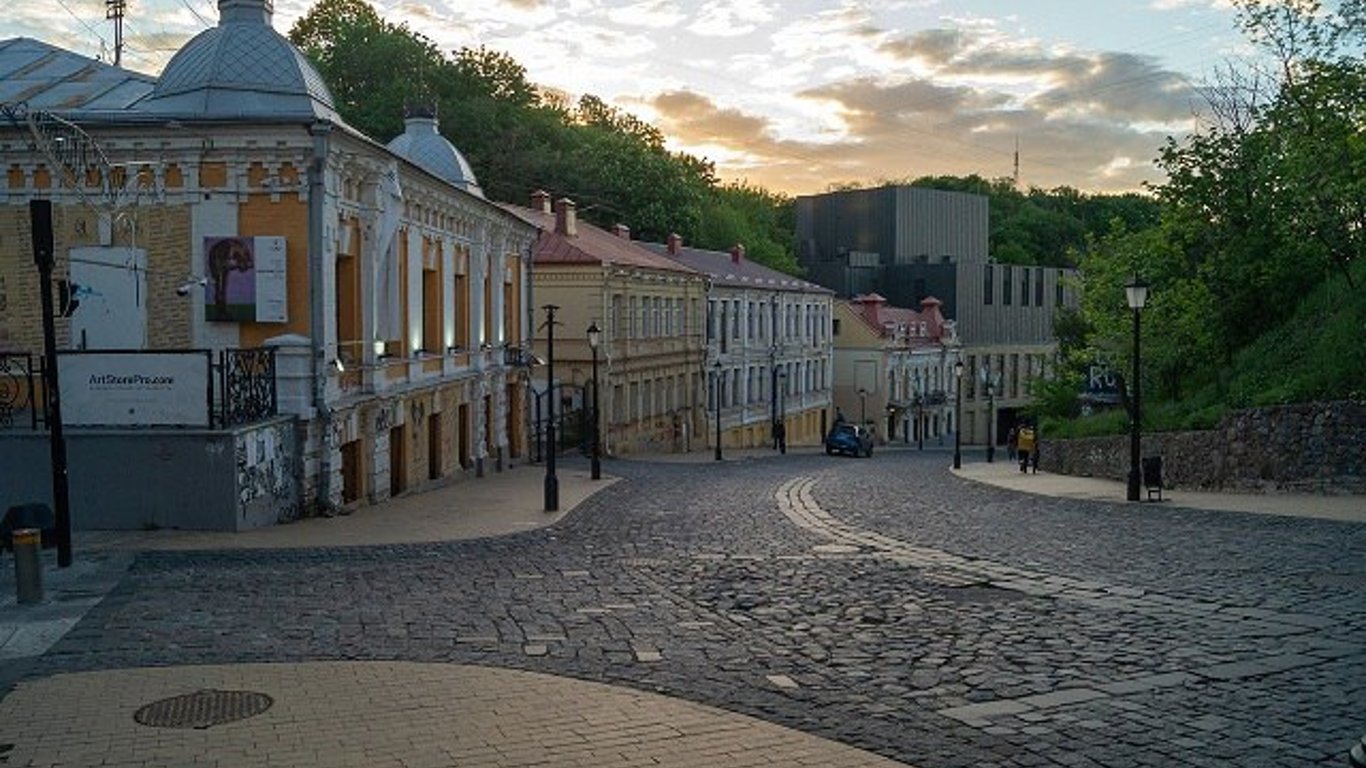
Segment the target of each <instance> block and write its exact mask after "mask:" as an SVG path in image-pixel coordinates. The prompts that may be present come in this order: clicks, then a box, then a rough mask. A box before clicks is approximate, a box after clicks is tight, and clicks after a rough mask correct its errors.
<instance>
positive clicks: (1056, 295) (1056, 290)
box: [1053, 269, 1062, 307]
mask: <svg viewBox="0 0 1366 768" xmlns="http://www.w3.org/2000/svg"><path fill="white" fill-rule="evenodd" d="M1053 303H1054V304H1056V305H1058V306H1060V307H1061V306H1062V270H1061V269H1060V270H1058V282H1057V283H1056V284H1054V285H1053Z"/></svg>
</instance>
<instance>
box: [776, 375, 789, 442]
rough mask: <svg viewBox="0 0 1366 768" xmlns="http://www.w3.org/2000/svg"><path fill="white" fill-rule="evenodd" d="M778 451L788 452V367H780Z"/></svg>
mask: <svg viewBox="0 0 1366 768" xmlns="http://www.w3.org/2000/svg"><path fill="white" fill-rule="evenodd" d="M778 451H779V452H780V453H787V369H785V368H779V369H778Z"/></svg>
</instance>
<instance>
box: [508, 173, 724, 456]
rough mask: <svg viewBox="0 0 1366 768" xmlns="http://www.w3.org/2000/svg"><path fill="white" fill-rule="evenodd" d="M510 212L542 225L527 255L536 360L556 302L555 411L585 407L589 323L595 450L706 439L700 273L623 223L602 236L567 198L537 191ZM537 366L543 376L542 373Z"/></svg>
mask: <svg viewBox="0 0 1366 768" xmlns="http://www.w3.org/2000/svg"><path fill="white" fill-rule="evenodd" d="M507 208H508V210H510V211H513V212H514V213H516V214H517V215H518V216H520V217H521V218H522V219H523V220H525V221H526V222H528V223H529V224H532V225H534V226H536V227H537V228H538V229H539V230H540V237H539V239H538V241H537V243H536V246H535V249H534V257H533V285H534V290H535V296H536V303H537V309H538V314H537V318H536V333H535V337H536V352H537V355H538V356H540V357H541V358H542V359H545V358H546V357H548V355H549V348H548V344H547V342H548V340H549V339H548V334H547V329H546V327H545V320H546V315H545V312H544V309H543V308H544V306H545V305H554V306H557V307H558V308H559V309H558V310H557V312H556V319H557V322H558V325H557V326H556V329H555V354H554V362H555V378H556V386H557V387H559V388H560V389H558V390H557V391H559V392H560V393H561V394H560V396H559V398H558V399H557V400H556V409H557V412H558V410H559V409H560V408H561V407H562V406H566V405H567V407H569V408H577V409H579V410H580V411H581V412H583V413H585V414H587V413H589V411H590V410H591V404H590V403H586V402H582V400H580V399H579V398H585V399H591V388H585V385H586V384H588V382H589V381H590V380H591V378H592V367H593V351H592V349H591V348H590V347H589V344H588V336H587V330H588V327H589V326H590V325H593V324H596V325H597V327H598V328H599V329H600V330H601V332H602V333H601V341H600V343H599V346H598V350H597V355H598V378H599V379H600V380H601V382H602V386H601V389H600V390H599V398H598V399H599V407H600V409H601V417H600V419H599V424H600V425H601V447H602V451H603V452H604V453H606V454H608V455H625V454H632V453H644V452H684V451H688V450H697V449H700V448H702V447H704V446H706V445H708V444H709V443H707V442H706V440H707V435H706V434H705V432H706V426H707V423H708V422H707V412H706V399H705V398H706V390H705V379H704V375H705V373H704V370H703V362H704V356H703V343H702V338H703V332H704V326H703V322H704V319H703V318H704V316H703V312H704V308H705V301H706V287H707V286H706V281H705V279H704V276H703V275H702V274H700V273H698V272H696V271H694V270H692V269H689V268H687V267H685V266H683V265H680V264H677V263H675V262H673V261H671V260H669V259H666V258H663V257H661V256H658V255H656V254H654V253H651V252H650V251H648V250H646V249H644V248H642V247H641V246H640V245H639V244H638V243H636V242H634V241H632V240H631V237H630V231H629V229H627V228H626V227H624V226H618V227H617V228H616V229H615V231H612V232H608V231H606V230H603V229H600V228H598V227H594V226H592V225H591V224H587V223H585V222H581V221H578V219H577V212H576V210H575V206H574V203H573V202H572V201H570V200H567V199H561V200H558V201H555V202H554V204H553V205H552V202H551V199H550V196H549V195H547V194H545V193H537V194H536V195H534V196H533V199H532V205H531V207H529V208H524V207H520V206H507ZM534 370H535V373H534V374H533V375H538V376H544V369H541V368H537V369H534ZM545 387H546V383H545V382H544V381H542V382H541V390H542V391H545ZM590 417H591V416H590ZM583 437H584V438H585V439H587V437H588V435H587V434H585V435H584V436H583Z"/></svg>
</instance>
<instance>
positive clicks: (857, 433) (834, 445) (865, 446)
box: [825, 424, 873, 456]
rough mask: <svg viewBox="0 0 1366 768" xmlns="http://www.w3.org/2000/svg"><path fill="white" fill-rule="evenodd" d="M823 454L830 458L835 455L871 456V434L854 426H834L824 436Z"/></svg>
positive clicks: (862, 428)
mask: <svg viewBox="0 0 1366 768" xmlns="http://www.w3.org/2000/svg"><path fill="white" fill-rule="evenodd" d="M825 452H826V453H827V454H829V455H831V456H833V455H835V454H836V453H844V454H848V455H850V456H872V455H873V433H872V432H869V431H868V430H867V429H866V428H864V427H860V426H857V425H854V424H836V425H835V428H834V429H832V430H830V434H828V435H826V436H825Z"/></svg>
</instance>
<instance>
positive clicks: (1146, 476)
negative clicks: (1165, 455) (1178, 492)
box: [1143, 456, 1162, 501]
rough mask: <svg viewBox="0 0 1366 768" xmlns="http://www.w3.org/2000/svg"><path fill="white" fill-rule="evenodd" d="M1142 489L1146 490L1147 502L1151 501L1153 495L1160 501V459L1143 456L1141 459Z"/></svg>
mask: <svg viewBox="0 0 1366 768" xmlns="http://www.w3.org/2000/svg"><path fill="white" fill-rule="evenodd" d="M1143 487H1144V488H1146V489H1148V501H1152V500H1153V494H1154V493H1156V494H1157V500H1158V501H1161V500H1162V457H1161V456H1144V457H1143Z"/></svg>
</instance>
